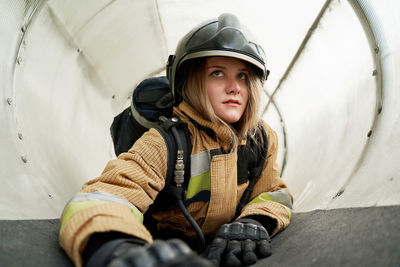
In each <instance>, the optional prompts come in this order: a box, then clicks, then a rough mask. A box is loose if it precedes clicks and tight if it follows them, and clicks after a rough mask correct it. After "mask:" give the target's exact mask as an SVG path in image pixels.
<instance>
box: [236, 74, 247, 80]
mask: <svg viewBox="0 0 400 267" xmlns="http://www.w3.org/2000/svg"><path fill="white" fill-rule="evenodd" d="M238 78H239V79H241V80H247V74H246V73H244V72H242V73H239V75H238Z"/></svg>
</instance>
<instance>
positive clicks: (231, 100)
mask: <svg viewBox="0 0 400 267" xmlns="http://www.w3.org/2000/svg"><path fill="white" fill-rule="evenodd" d="M223 103H224V104H233V105H240V102H239V100H236V99H228V100H227V101H224V102H223Z"/></svg>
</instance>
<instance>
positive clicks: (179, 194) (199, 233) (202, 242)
mask: <svg viewBox="0 0 400 267" xmlns="http://www.w3.org/2000/svg"><path fill="white" fill-rule="evenodd" d="M171 130H172V134H173V135H174V137H175V141H176V146H177V150H181V151H184V149H183V145H182V142H181V139H180V136H179V133H178V130H177V129H176V128H175V126H172V127H171ZM183 156H184V157H186V156H187V155H183ZM175 182H177V181H175ZM181 186H182V185H181V184H179V185H178V184H177V188H176V192H175V193H174V195H175V198H176V199H177V202H178V206H179V208H180V209H181V210H182V213H183V215H184V216H185V217H186V219H187V220H188V221H189V223H190V224H191V225H192V227H193V228H194V230H195V231H196V233H197V236H198V237H199V241H200V244H199V245H200V247H199V251H202V250H204V249H205V247H206V241H205V238H204V235H203V232H202V231H201V229H200V227H199V225H198V224H197V222H196V221H195V220H194V219H193V217H192V216H191V215H190V213H189V212H188V210H187V209H186V207H185V205H184V204H183V201H182V192H183V188H182V187H181Z"/></svg>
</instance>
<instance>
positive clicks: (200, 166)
mask: <svg viewBox="0 0 400 267" xmlns="http://www.w3.org/2000/svg"><path fill="white" fill-rule="evenodd" d="M210 161H211V155H210V151H203V152H200V153H198V154H196V155H192V156H191V157H190V177H195V176H198V175H200V174H202V173H205V172H206V171H209V170H210Z"/></svg>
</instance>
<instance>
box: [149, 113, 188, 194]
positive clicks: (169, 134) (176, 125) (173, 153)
mask: <svg viewBox="0 0 400 267" xmlns="http://www.w3.org/2000/svg"><path fill="white" fill-rule="evenodd" d="M156 129H157V131H158V132H159V133H160V134H161V135H162V137H163V138H164V141H165V144H166V146H167V151H168V167H167V174H166V181H165V185H166V186H165V187H164V188H167V185H168V184H170V182H171V181H172V180H173V177H174V170H175V163H176V158H177V151H178V150H177V147H178V143H180V145H181V146H182V148H183V154H184V157H183V160H184V178H185V179H184V182H183V186H184V187H185V188H187V185H188V183H189V178H190V156H191V152H192V142H191V140H190V133H189V130H188V128H187V125H186V124H185V123H183V122H182V121H181V120H180V119H179V117H177V116H174V117H171V118H165V117H164V118H162V123H161V124H160V125H158V126H157V127H156ZM173 129H174V130H173ZM173 131H175V132H176V133H177V137H178V138H176V136H175V135H174V134H173Z"/></svg>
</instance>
